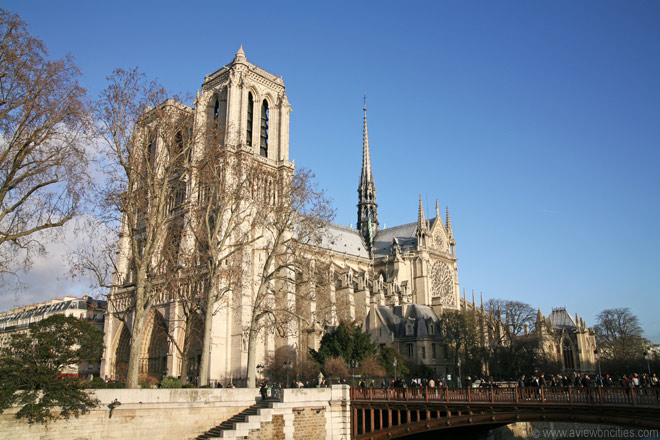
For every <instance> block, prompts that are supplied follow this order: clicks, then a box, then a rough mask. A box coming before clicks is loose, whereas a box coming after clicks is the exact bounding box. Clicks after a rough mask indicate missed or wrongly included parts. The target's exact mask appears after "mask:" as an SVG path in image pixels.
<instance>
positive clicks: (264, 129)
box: [259, 99, 268, 157]
mask: <svg viewBox="0 0 660 440" xmlns="http://www.w3.org/2000/svg"><path fill="white" fill-rule="evenodd" d="M259 154H261V156H263V157H268V101H266V100H265V99H264V101H263V102H262V104H261V143H260V144H259Z"/></svg>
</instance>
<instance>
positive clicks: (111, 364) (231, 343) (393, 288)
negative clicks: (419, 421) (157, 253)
mask: <svg viewBox="0 0 660 440" xmlns="http://www.w3.org/2000/svg"><path fill="white" fill-rule="evenodd" d="M181 105H182V104H181ZM187 111H189V112H190V114H191V115H192V116H191V117H192V118H193V119H194V120H195V121H196V123H198V122H200V121H202V122H201V123H203V121H205V120H209V119H210V118H214V119H215V120H217V123H218V124H220V126H222V127H223V137H224V139H223V140H222V142H224V143H226V144H231V145H234V146H237V148H239V149H241V150H242V151H245V152H247V153H248V154H250V155H251V157H252V160H254V161H257V162H258V163H260V164H261V165H262V166H263V167H264V169H267V170H269V172H272V173H291V172H293V169H294V165H293V163H292V162H291V161H290V158H289V113H290V111H291V107H290V105H289V102H288V99H287V96H286V89H285V86H284V82H283V80H282V78H281V77H278V76H276V75H273V74H271V73H269V72H266V71H265V70H263V69H261V68H259V67H257V66H256V65H254V64H252V63H250V62H249V61H248V60H247V58H246V56H245V53H244V52H243V49H242V48H241V49H239V51H238V52H237V53H236V55H235V57H234V59H233V60H232V61H231V62H230V63H229V64H227V65H225V66H224V67H222V68H221V69H219V70H218V71H216V72H214V73H212V74H210V75H208V76H206V78H205V79H204V82H203V83H202V87H201V92H199V93H198V95H197V98H196V100H195V102H194V105H193V106H192V107H189V108H188V109H187ZM363 123H364V134H363V161H362V172H361V176H360V181H359V186H358V191H357V192H358V205H357V206H358V219H357V228H349V227H345V226H341V225H337V224H329V225H328V227H327V232H326V233H325V234H324V237H323V240H322V242H321V243H320V245H319V247H320V249H317V251H318V250H320V251H321V253H322V254H323V255H324V257H323V269H322V270H323V271H325V275H326V278H327V279H328V280H329V282H327V283H326V284H324V285H323V286H313V285H298V284H296V285H295V289H297V292H296V295H292V296H291V297H292V298H299V301H300V304H296V305H293V306H294V307H296V308H297V309H300V310H299V312H300V314H301V315H305V316H306V317H307V318H308V319H305V320H304V321H303V320H301V321H300V322H299V323H298V324H297V327H296V331H295V332H294V333H292V334H291V335H288V336H286V337H281V336H277V334H275V333H273V332H270V331H264V332H263V334H261V335H260V344H259V349H258V353H257V357H258V360H257V362H258V363H259V364H262V365H263V364H265V363H266V362H267V359H268V358H269V357H270V356H272V355H273V354H274V352H275V350H277V349H278V348H279V347H282V346H289V347H291V348H293V349H294V350H295V351H296V353H297V354H298V356H305V355H306V353H307V352H308V349H309V348H314V349H317V348H318V345H319V343H320V339H321V336H322V335H323V332H324V331H325V330H327V329H328V328H332V327H333V326H336V325H337V324H338V323H339V322H340V321H341V320H345V321H353V322H358V323H361V322H362V321H363V320H364V319H365V318H366V316H367V314H368V313H369V311H370V310H371V309H374V308H376V307H378V306H402V305H406V304H413V303H414V304H420V305H424V306H428V307H430V308H432V309H433V310H434V311H435V312H436V313H437V314H438V315H439V314H440V313H441V311H442V310H443V309H458V308H459V306H460V302H461V299H460V297H459V284H458V269H457V264H456V261H457V259H456V242H455V240H454V235H453V231H452V225H451V221H450V218H449V211H448V210H447V212H446V215H445V217H444V218H442V217H441V215H440V210H439V207H438V203H437V202H436V207H435V218H432V219H427V218H426V217H425V214H424V207H423V206H422V201H421V196H420V200H419V209H418V212H417V219H416V221H414V222H411V223H409V224H405V225H400V226H395V227H392V228H387V229H380V227H379V222H378V204H377V201H376V184H375V179H374V174H373V172H372V167H371V160H370V154H371V153H370V147H369V136H368V130H367V109H366V104H365V107H364V122H363ZM193 154H194V153H193ZM411 214H412V215H411V217H412V218H414V213H411ZM122 240H126V239H125V238H120V246H119V248H120V252H119V253H118V257H117V268H118V273H117V275H116V276H117V278H118V279H125V280H129V279H130V274H129V273H128V269H127V268H128V264H127V261H126V260H127V256H126V249H127V246H128V245H127V244H126V243H124V242H123V241H122ZM185 241H186V240H185V239H183V240H182V242H181V246H186V242H185ZM317 253H318V252H317ZM252 255H253V258H255V259H256V258H259V256H258V253H253V254H252ZM314 289H322V290H323V295H319V294H318V293H319V292H315V291H314ZM127 294H130V288H129V287H125V288H122V289H114V290H113V292H111V294H110V297H109V301H110V303H112V301H113V300H118V298H120V297H121V295H127ZM321 297H323V298H326V301H329V304H324V305H321V304H320V303H317V302H318V301H320V300H317V298H321ZM251 298H252V294H251V292H250V291H249V288H247V289H246V290H245V291H243V292H241V291H238V292H232V295H231V299H230V300H229V301H230V302H231V304H230V307H226V308H224V309H222V310H220V311H219V312H218V313H216V315H214V317H213V320H212V337H211V349H210V363H209V378H208V379H209V381H210V382H211V383H213V382H214V381H222V382H226V381H235V382H239V381H240V379H243V378H245V377H246V370H247V346H246V338H245V319H247V316H248V314H247V311H246V307H247V306H246V304H249V301H251ZM303 303H304V304H303ZM116 310H118V309H116V308H114V309H113V307H109V309H108V314H107V315H106V324H105V340H104V348H105V349H104V357H103V360H102V365H101V369H102V371H101V375H102V376H107V377H109V378H120V377H121V371H122V368H123V366H124V365H125V364H126V362H127V360H128V347H129V345H130V333H131V331H130V330H131V329H130V325H131V319H130V313H129V316H128V318H126V317H123V318H121V317H120V316H119V314H118V313H115V311H116ZM182 314H183V308H182V304H181V303H180V301H178V300H177V297H176V295H175V294H166V293H165V294H163V295H161V296H160V299H159V300H158V301H157V303H156V304H155V305H154V307H153V311H152V312H151V315H150V317H149V318H148V320H147V324H146V327H145V333H144V338H143V344H142V347H141V363H140V372H141V374H144V375H150V376H154V377H156V378H158V377H162V376H164V375H171V376H184V375H188V376H190V377H194V376H195V372H196V371H198V370H199V365H198V363H199V361H200V359H201V344H200V343H199V341H197V342H196V341H194V340H193V341H192V342H190V341H188V342H186V341H184V338H185V335H186V334H190V333H191V332H190V331H189V330H190V329H186V328H182V326H181V325H179V324H178V323H180V322H181V316H182ZM120 318H121V319H120ZM187 325H189V326H200V325H201V322H200V320H199V319H198V320H192V321H189V323H188V324H187ZM163 329H168V330H169V331H168V332H164V331H163ZM184 343H190V344H192V346H191V349H190V350H189V351H188V356H189V357H188V359H187V362H186V363H183V362H182V359H181V355H180V354H179V353H180V352H179V351H177V350H176V346H177V344H179V345H181V344H184ZM184 364H187V370H188V371H182V365H184Z"/></svg>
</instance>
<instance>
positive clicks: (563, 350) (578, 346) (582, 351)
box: [537, 307, 598, 373]
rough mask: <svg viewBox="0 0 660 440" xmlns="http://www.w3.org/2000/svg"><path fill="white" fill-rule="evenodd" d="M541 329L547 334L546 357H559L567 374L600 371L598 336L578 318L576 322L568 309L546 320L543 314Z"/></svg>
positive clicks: (558, 310)
mask: <svg viewBox="0 0 660 440" xmlns="http://www.w3.org/2000/svg"><path fill="white" fill-rule="evenodd" d="M537 329H540V331H541V332H543V336H544V338H543V340H544V344H545V349H546V353H549V354H551V355H554V356H555V358H556V360H557V361H559V362H560V364H561V366H562V369H563V371H564V372H571V371H575V372H577V373H593V372H596V371H597V370H598V365H597V360H596V354H595V352H596V332H595V331H594V329H593V328H589V327H587V326H586V324H585V322H584V319H582V318H578V315H577V314H576V315H575V319H573V317H572V316H571V315H570V314H569V313H568V312H567V311H566V309H565V308H563V307H559V308H555V309H552V313H551V314H550V316H548V317H547V318H544V317H543V315H542V314H541V311H540V310H539V315H538V317H537Z"/></svg>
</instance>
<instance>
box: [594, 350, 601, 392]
mask: <svg viewBox="0 0 660 440" xmlns="http://www.w3.org/2000/svg"><path fill="white" fill-rule="evenodd" d="M594 356H596V362H597V363H598V376H599V377H600V381H601V384H602V382H603V374H602V373H601V372H600V352H599V351H598V349H595V350H594Z"/></svg>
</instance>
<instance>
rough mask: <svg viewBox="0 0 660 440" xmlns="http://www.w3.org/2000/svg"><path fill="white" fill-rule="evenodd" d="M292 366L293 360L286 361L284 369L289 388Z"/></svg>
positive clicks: (285, 384)
mask: <svg viewBox="0 0 660 440" xmlns="http://www.w3.org/2000/svg"><path fill="white" fill-rule="evenodd" d="M290 368H291V361H284V370H285V371H286V382H285V383H284V386H285V388H289V369H290Z"/></svg>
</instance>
